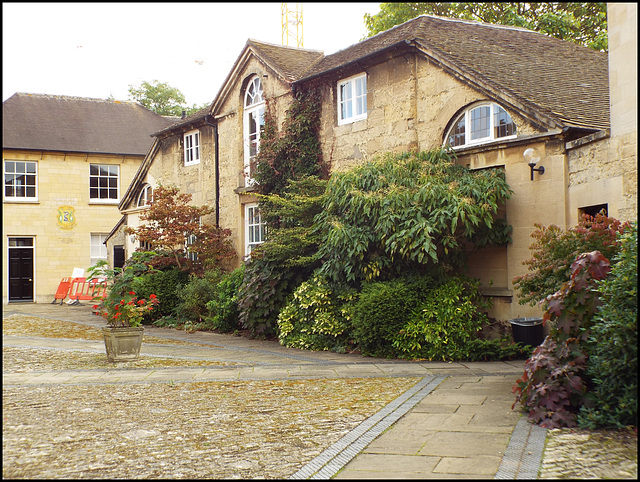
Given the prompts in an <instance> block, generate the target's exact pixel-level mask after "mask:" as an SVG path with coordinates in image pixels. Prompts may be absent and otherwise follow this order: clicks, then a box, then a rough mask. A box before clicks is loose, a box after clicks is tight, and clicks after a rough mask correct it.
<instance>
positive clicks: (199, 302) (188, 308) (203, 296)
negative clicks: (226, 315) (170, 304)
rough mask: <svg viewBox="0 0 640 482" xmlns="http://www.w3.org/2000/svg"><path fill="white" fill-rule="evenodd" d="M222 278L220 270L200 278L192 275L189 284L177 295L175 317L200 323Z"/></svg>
mask: <svg viewBox="0 0 640 482" xmlns="http://www.w3.org/2000/svg"><path fill="white" fill-rule="evenodd" d="M222 276H223V272H222V271H221V270H220V269H214V270H209V271H206V272H205V273H204V275H203V276H202V277H200V276H196V275H193V274H192V275H191V276H190V277H189V282H188V283H187V284H186V285H185V286H184V287H183V288H182V289H181V290H180V291H179V292H178V293H177V296H178V299H179V301H180V302H179V304H178V306H177V307H176V316H177V317H178V318H180V319H183V320H189V321H197V322H201V321H202V320H203V319H204V318H205V317H206V316H207V314H208V313H209V312H208V309H207V303H208V302H209V301H211V300H212V299H214V298H215V296H216V290H217V287H218V283H219V282H220V280H221V278H222Z"/></svg>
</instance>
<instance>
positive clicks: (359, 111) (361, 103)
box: [338, 74, 367, 125]
mask: <svg viewBox="0 0 640 482" xmlns="http://www.w3.org/2000/svg"><path fill="white" fill-rule="evenodd" d="M366 118H367V74H360V75H356V76H354V77H350V78H348V79H344V80H341V81H339V82H338V125H342V124H348V123H350V122H355V121H359V120H362V119H366Z"/></svg>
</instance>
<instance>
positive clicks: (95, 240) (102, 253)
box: [89, 233, 108, 266]
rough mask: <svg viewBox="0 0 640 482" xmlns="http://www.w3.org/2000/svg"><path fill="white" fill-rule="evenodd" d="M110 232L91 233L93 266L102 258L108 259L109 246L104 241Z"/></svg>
mask: <svg viewBox="0 0 640 482" xmlns="http://www.w3.org/2000/svg"><path fill="white" fill-rule="evenodd" d="M107 236H108V234H99V233H91V264H90V265H89V266H93V265H94V264H96V263H97V262H98V260H100V259H104V260H105V261H106V260H107V246H106V245H105V244H104V242H105V241H106V240H107Z"/></svg>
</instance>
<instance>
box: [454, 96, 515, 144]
mask: <svg viewBox="0 0 640 482" xmlns="http://www.w3.org/2000/svg"><path fill="white" fill-rule="evenodd" d="M513 137H516V124H515V122H513V119H512V118H511V116H510V115H509V113H508V112H507V111H506V110H504V109H503V108H502V107H501V106H499V105H498V104H495V103H486V102H485V103H482V104H476V105H473V106H471V107H469V108H468V109H466V110H465V111H464V112H463V113H462V114H460V115H459V116H458V117H457V119H456V120H455V122H454V123H453V125H452V126H451V128H450V129H449V132H448V133H447V135H446V136H445V145H449V146H451V147H454V148H455V147H464V146H470V145H475V144H482V143H485V142H491V141H494V140H496V139H505V138H513Z"/></svg>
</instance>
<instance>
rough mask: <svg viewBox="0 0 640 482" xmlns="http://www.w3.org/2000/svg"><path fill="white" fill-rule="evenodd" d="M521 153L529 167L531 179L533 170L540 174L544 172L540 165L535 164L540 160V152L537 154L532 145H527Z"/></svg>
mask: <svg viewBox="0 0 640 482" xmlns="http://www.w3.org/2000/svg"><path fill="white" fill-rule="evenodd" d="M522 155H523V156H524V159H525V161H527V164H529V167H530V168H531V180H532V181H533V171H537V172H539V173H540V175H543V174H544V167H542V166H540V167H536V164H538V163H539V162H540V154H538V151H537V150H536V149H535V148H534V147H529V148H528V149H526V150H525V151H524V153H523V154H522Z"/></svg>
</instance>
